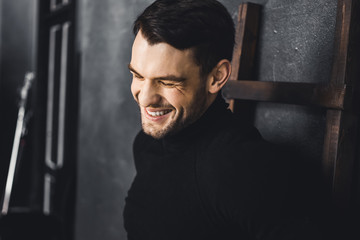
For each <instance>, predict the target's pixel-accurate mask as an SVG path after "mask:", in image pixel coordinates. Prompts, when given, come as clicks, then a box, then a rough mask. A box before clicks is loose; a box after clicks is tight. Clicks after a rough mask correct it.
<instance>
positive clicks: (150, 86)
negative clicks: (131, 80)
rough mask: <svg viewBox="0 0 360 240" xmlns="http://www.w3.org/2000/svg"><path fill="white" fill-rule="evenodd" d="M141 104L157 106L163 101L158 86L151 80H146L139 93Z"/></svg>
mask: <svg viewBox="0 0 360 240" xmlns="http://www.w3.org/2000/svg"><path fill="white" fill-rule="evenodd" d="M138 101H139V104H140V105H141V106H143V107H149V106H156V105H159V104H160V102H161V95H160V92H159V89H158V88H157V86H156V85H155V84H154V83H153V82H152V81H151V80H144V81H143V82H142V84H141V87H140V91H139V93H138Z"/></svg>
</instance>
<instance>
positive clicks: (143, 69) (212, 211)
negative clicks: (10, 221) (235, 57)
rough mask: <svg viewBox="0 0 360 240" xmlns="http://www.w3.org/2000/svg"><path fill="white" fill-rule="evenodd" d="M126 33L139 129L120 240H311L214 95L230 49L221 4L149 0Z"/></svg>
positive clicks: (259, 154) (278, 175) (270, 161)
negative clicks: (131, 34)
mask: <svg viewBox="0 0 360 240" xmlns="http://www.w3.org/2000/svg"><path fill="white" fill-rule="evenodd" d="M134 33H135V35H136V37H135V40H134V44H133V48H132V56H131V62H130V64H129V69H130V72H131V73H132V75H133V80H132V85H131V91H132V94H133V96H134V99H135V100H136V102H137V103H138V105H139V108H140V112H141V122H142V131H140V133H139V134H138V135H137V137H136V139H135V142H134V148H133V151H134V158H135V166H136V171H137V174H136V177H135V179H134V182H133V184H132V186H131V188H130V190H129V192H128V197H127V198H126V206H125V210H124V220H125V228H126V230H127V232H128V239H130V240H143V239H147V240H149V239H158V240H162V239H163V240H174V239H197V240H201V239H206V240H209V239H218V240H222V239H312V237H314V239H318V238H316V236H315V235H314V234H313V233H312V231H311V230H310V228H309V226H308V224H307V221H306V220H304V219H301V218H298V213H296V212H295V211H294V210H293V209H295V208H296V207H295V206H294V205H292V202H290V200H289V199H290V197H289V194H288V192H287V186H286V179H285V177H286V176H285V175H286V174H285V173H284V172H282V171H280V170H279V169H280V168H279V164H278V163H277V158H275V157H271V156H273V155H274V151H273V148H272V147H271V145H270V144H268V143H266V142H265V141H264V140H263V139H262V138H261V136H260V134H259V133H258V131H257V130H256V129H255V128H253V127H251V126H248V125H246V124H243V123H242V122H241V118H238V117H235V116H234V115H233V114H232V113H231V112H230V110H228V109H227V104H226V103H225V102H224V100H223V99H222V97H221V93H220V92H221V88H222V87H223V86H224V84H225V83H226V82H227V80H228V79H229V76H230V73H231V65H230V61H231V55H232V50H233V45H234V26H233V21H232V19H231V17H230V16H229V14H228V12H227V10H226V9H225V8H224V6H223V5H221V4H220V3H219V2H217V1H215V0H201V1H200V0H157V1H155V2H154V3H153V4H151V5H150V6H149V7H148V8H147V9H145V11H144V12H143V13H142V14H141V15H140V16H139V17H138V18H137V20H136V21H135V24H134ZM294 216H296V217H294Z"/></svg>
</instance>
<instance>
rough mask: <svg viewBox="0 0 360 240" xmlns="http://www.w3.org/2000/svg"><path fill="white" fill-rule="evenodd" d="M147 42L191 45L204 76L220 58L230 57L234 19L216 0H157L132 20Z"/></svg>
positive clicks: (136, 30)
mask: <svg viewBox="0 0 360 240" xmlns="http://www.w3.org/2000/svg"><path fill="white" fill-rule="evenodd" d="M140 30H141V32H142V34H143V36H144V37H145V39H146V40H147V41H148V42H149V44H157V43H161V42H165V43H167V44H170V45H171V46H173V47H174V48H176V49H179V50H185V49H190V48H193V49H194V58H195V62H196V63H197V64H198V65H199V66H200V69H201V75H202V76H206V75H207V74H208V73H210V71H211V70H212V69H213V68H214V67H215V66H216V64H217V63H218V62H219V61H220V60H221V59H228V60H229V61H231V57H232V51H233V47H234V23H233V20H232V18H231V16H230V14H229V13H228V11H227V10H226V8H225V7H224V6H223V5H222V4H221V3H219V2H218V1H216V0H157V1H155V2H154V3H152V4H151V5H150V6H149V7H147V8H146V9H145V10H144V12H143V13H142V14H141V15H140V16H138V18H137V19H136V21H135V22H134V29H133V31H134V34H135V35H136V34H137V33H138V32H139V31H140Z"/></svg>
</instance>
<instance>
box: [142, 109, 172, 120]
mask: <svg viewBox="0 0 360 240" xmlns="http://www.w3.org/2000/svg"><path fill="white" fill-rule="evenodd" d="M171 111H172V110H171V109H164V110H157V109H155V108H153V109H150V108H145V112H146V116H147V117H148V118H150V119H151V120H160V119H162V118H164V117H165V116H166V115H167V114H168V113H169V112H171Z"/></svg>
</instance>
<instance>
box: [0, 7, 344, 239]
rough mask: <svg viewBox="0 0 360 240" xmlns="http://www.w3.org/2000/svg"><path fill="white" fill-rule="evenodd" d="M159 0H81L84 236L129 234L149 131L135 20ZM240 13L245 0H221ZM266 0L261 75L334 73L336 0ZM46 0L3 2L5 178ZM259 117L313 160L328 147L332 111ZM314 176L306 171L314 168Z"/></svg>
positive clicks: (272, 111) (264, 112) (0, 131)
mask: <svg viewBox="0 0 360 240" xmlns="http://www.w3.org/2000/svg"><path fill="white" fill-rule="evenodd" d="M151 2H152V0H102V1H97V0H78V1H77V17H76V19H77V41H76V49H77V53H78V54H79V66H80V69H79V75H80V78H79V79H78V80H79V84H80V88H79V95H78V98H79V113H78V116H79V121H78V139H77V143H78V144H77V145H78V149H77V180H76V185H77V192H76V205H75V207H76V211H75V216H76V217H75V239H78V240H80V239H87V240H92V239H94V240H95V239H96V240H97V239H104V240H112V239H122V240H125V239H126V233H125V230H124V228H123V220H122V211H123V207H124V198H125V196H126V192H127V189H128V188H129V187H130V184H131V181H132V179H133V177H134V175H135V170H134V165H133V160H132V141H133V139H134V137H135V134H136V133H137V132H138V130H139V129H140V121H139V120H140V116H139V113H138V107H137V105H136V104H135V102H134V101H133V99H132V96H131V92H130V83H131V76H130V74H129V71H128V69H127V64H128V63H129V61H130V54H131V45H132V41H133V39H134V36H133V34H132V23H133V21H134V20H135V18H136V16H137V15H138V14H140V13H141V11H142V10H143V9H144V8H145V7H146V6H147V5H149V4H150V3H151ZM220 2H222V3H223V4H224V5H225V6H226V7H227V8H228V10H229V12H230V14H231V15H232V17H233V19H234V21H235V20H236V18H237V11H238V5H239V3H241V2H243V1H240V0H221V1H220ZM250 2H254V3H259V4H261V5H263V7H264V8H263V14H262V20H261V28H260V41H259V46H258V56H257V57H258V60H259V61H258V66H257V69H258V71H257V75H258V80H262V81H289V82H312V83H326V82H328V81H329V80H330V75H331V65H332V58H333V41H334V33H335V17H336V5H337V1H336V0H318V1H313V0H258V1H255V0H254V1H250ZM36 14H37V1H35V0H34V1H28V0H15V1H14V0H0V56H1V57H0V76H1V77H0V98H1V102H0V107H1V108H0V121H1V122H0V123H1V124H0V139H1V149H0V154H1V155H0V181H1V182H0V186H1V188H3V185H4V181H5V180H4V178H5V174H6V171H7V169H6V168H7V165H8V162H9V160H8V159H9V155H10V150H11V145H12V137H13V133H14V128H15V121H16V114H17V110H16V107H17V100H16V99H17V97H16V95H17V91H18V89H19V88H20V86H21V84H22V81H23V74H24V73H25V71H28V70H34V69H35V64H36V63H35V62H36V61H35V59H36V56H35V52H36V49H37V47H39V48H41V46H37V45H36V31H37V29H36ZM255 125H256V126H257V127H258V128H259V129H260V131H261V133H262V135H263V136H264V137H265V138H266V139H268V140H271V141H273V142H277V143H281V144H286V145H291V146H296V148H297V149H298V150H299V151H300V152H301V153H302V155H303V157H304V159H305V160H306V162H312V163H313V164H315V165H316V164H317V163H319V161H320V157H321V154H322V150H321V149H322V144H323V138H324V128H325V112H324V111H323V110H321V109H310V108H307V107H302V106H295V105H284V104H282V105H280V104H271V103H266V104H264V103H263V104H258V106H257V110H256V115H255ZM304 177H306V176H304Z"/></svg>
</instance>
